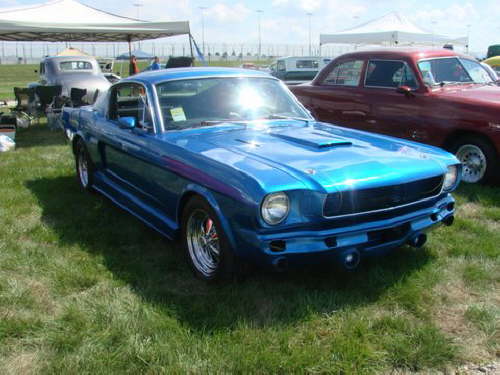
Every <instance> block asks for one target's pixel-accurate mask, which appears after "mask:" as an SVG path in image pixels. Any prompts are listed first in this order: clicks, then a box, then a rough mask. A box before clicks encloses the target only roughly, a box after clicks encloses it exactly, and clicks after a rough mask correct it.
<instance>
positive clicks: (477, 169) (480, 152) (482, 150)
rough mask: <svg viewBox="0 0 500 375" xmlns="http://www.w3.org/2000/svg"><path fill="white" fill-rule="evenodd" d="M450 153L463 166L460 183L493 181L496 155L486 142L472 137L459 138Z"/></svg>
mask: <svg viewBox="0 0 500 375" xmlns="http://www.w3.org/2000/svg"><path fill="white" fill-rule="evenodd" d="M450 151H451V152H452V153H454V154H455V156H456V157H457V159H458V160H459V161H460V162H461V163H462V165H463V169H462V181H464V182H467V183H471V184H474V183H485V182H491V181H492V180H493V179H494V177H495V175H494V172H495V168H496V166H497V163H498V161H497V154H496V151H495V149H494V148H493V146H492V145H491V144H490V143H489V142H488V141H486V140H484V139H482V138H481V137H478V136H474V135H472V136H467V137H461V138H459V139H457V140H456V141H454V142H453V143H452V145H451V147H450Z"/></svg>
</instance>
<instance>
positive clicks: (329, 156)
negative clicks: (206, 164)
mask: <svg viewBox="0 0 500 375" xmlns="http://www.w3.org/2000/svg"><path fill="white" fill-rule="evenodd" d="M215 128H217V129H215ZM198 132H199V133H198V134H197V135H196V136H195V138H193V136H194V134H191V136H189V138H190V141H189V142H184V143H183V144H185V145H186V147H187V148H188V149H190V150H191V151H195V152H196V151H199V152H201V153H202V154H203V155H204V156H206V157H209V158H212V159H216V160H217V161H218V162H220V163H223V164H229V165H231V166H232V167H233V168H237V169H239V170H245V164H249V163H248V160H252V161H258V162H259V163H261V164H262V165H265V166H266V167H269V166H270V167H272V168H273V169H275V170H279V171H280V172H282V173H283V172H284V173H285V174H286V175H288V176H287V177H290V176H291V177H293V178H294V179H295V180H299V181H300V182H302V183H303V185H304V187H307V188H313V189H316V190H324V191H327V192H331V191H342V190H347V189H353V188H369V187H377V186H385V185H392V184H398V183H401V182H409V181H412V180H417V179H422V178H426V177H432V176H437V175H440V174H444V173H445V172H446V168H447V165H450V164H454V163H458V161H457V160H456V159H455V157H454V156H453V155H451V154H449V153H447V152H445V151H442V150H440V149H437V148H434V147H431V146H425V145H421V144H418V143H414V142H407V141H403V140H398V139H396V138H391V137H385V136H380V135H375V134H370V133H366V132H361V131H355V130H350V129H345V128H341V127H337V126H333V125H330V124H324V123H317V122H314V123H312V122H311V123H309V124H305V122H301V121H292V122H290V121H272V122H269V121H266V122H264V123H261V124H258V123H252V124H238V125H235V124H232V125H231V124H223V125H220V126H216V127H214V128H212V129H203V130H202V131H200V130H199V131H198ZM179 133H183V132H179ZM186 137H187V135H186ZM195 139H196V140H195ZM178 141H179V140H178ZM178 141H177V142H176V143H177V144H179V142H178ZM185 141H186V140H185ZM181 143H182V141H181ZM197 149H198V150H197ZM220 150H225V151H226V152H220ZM227 151H229V153H228V152H227ZM231 154H233V155H239V156H240V157H237V158H234V157H230V156H229V155H231ZM245 160H247V161H246V162H245ZM258 169H259V168H255V166H252V172H253V173H254V174H255V171H256V170H257V172H258ZM261 169H262V173H257V176H256V178H257V179H263V180H264V181H263V184H264V185H273V184H274V185H278V186H279V185H280V183H283V184H285V180H287V179H283V181H278V180H276V179H277V177H276V175H272V174H269V173H268V169H266V168H261ZM284 188H286V187H283V189H284Z"/></svg>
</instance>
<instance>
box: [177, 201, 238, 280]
mask: <svg viewBox="0 0 500 375" xmlns="http://www.w3.org/2000/svg"><path fill="white" fill-rule="evenodd" d="M182 242H183V247H184V248H185V252H186V254H187V258H188V262H189V264H190V266H191V268H192V270H193V272H194V274H195V276H196V277H198V278H200V279H202V280H205V281H216V280H221V279H225V278H229V277H231V276H233V275H234V274H235V256H234V254H233V251H232V249H231V248H230V246H229V243H228V241H227V239H226V236H225V233H224V231H223V229H222V225H221V224H220V221H219V220H218V218H217V215H216V214H215V212H214V210H213V209H212V207H210V205H209V204H208V203H207V202H206V201H205V200H204V199H202V198H201V197H194V198H192V199H191V200H190V201H189V202H188V203H187V204H186V206H185V208H184V210H183V215H182Z"/></svg>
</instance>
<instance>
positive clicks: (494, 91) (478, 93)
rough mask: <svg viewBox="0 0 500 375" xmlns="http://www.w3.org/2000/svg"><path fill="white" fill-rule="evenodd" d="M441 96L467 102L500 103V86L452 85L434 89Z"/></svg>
mask: <svg viewBox="0 0 500 375" xmlns="http://www.w3.org/2000/svg"><path fill="white" fill-rule="evenodd" d="M434 93H435V94H438V95H439V96H443V97H448V98H451V99H453V98H456V99H461V100H463V101H467V102H478V103H484V102H488V103H496V104H500V86H490V85H478V84H474V85H461V86H457V85H452V86H444V87H443V88H440V89H437V90H435V91H434Z"/></svg>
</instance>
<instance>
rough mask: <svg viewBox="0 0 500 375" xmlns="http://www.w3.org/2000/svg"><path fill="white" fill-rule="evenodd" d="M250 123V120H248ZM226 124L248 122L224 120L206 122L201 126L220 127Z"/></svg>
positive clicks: (201, 123) (202, 122)
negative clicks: (219, 125)
mask: <svg viewBox="0 0 500 375" xmlns="http://www.w3.org/2000/svg"><path fill="white" fill-rule="evenodd" d="M248 121H249V120H248ZM224 122H230V123H239V124H240V123H242V122H247V121H246V120H231V119H223V120H204V121H201V122H200V126H212V125H218V124H222V123H224Z"/></svg>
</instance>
